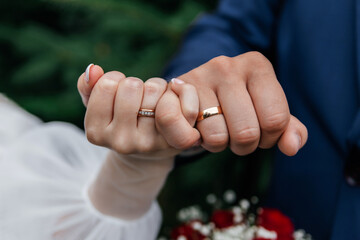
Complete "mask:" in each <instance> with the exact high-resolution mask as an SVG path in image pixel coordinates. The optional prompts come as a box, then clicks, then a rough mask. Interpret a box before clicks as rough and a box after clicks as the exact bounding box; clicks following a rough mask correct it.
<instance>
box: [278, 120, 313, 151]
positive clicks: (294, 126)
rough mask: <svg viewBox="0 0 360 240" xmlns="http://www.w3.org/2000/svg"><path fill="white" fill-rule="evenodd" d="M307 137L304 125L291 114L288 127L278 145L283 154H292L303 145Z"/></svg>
mask: <svg viewBox="0 0 360 240" xmlns="http://www.w3.org/2000/svg"><path fill="white" fill-rule="evenodd" d="M307 139H308V131H307V129H306V127H305V125H304V124H302V123H301V122H300V121H299V120H298V119H297V118H296V117H294V116H293V115H291V116H290V122H289V124H288V127H287V128H286V130H285V132H284V133H283V134H282V135H281V137H280V140H279V141H278V147H279V149H280V151H281V152H282V153H284V154H285V155H287V156H294V155H296V154H297V152H298V151H299V150H300V149H301V148H302V147H303V146H304V145H305V143H306V141H307Z"/></svg>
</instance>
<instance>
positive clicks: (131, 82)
mask: <svg viewBox="0 0 360 240" xmlns="http://www.w3.org/2000/svg"><path fill="white" fill-rule="evenodd" d="M124 85H125V87H127V88H130V89H135V90H139V89H141V88H142V87H143V85H144V82H143V81H142V80H141V79H139V78H136V77H127V78H126V79H125V81H124Z"/></svg>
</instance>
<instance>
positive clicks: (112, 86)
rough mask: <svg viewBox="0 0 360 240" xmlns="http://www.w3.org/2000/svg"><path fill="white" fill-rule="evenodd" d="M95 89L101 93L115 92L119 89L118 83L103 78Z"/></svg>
mask: <svg viewBox="0 0 360 240" xmlns="http://www.w3.org/2000/svg"><path fill="white" fill-rule="evenodd" d="M95 88H97V89H99V90H100V91H101V92H110V93H112V92H114V91H116V88H117V82H116V81H114V80H113V79H110V78H101V79H100V80H99V81H98V82H97V84H96V85H95Z"/></svg>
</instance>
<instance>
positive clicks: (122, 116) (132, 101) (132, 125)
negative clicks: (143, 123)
mask: <svg viewBox="0 0 360 240" xmlns="http://www.w3.org/2000/svg"><path fill="white" fill-rule="evenodd" d="M143 89H144V83H143V81H142V80H141V79H139V78H135V77H127V78H125V79H124V80H123V81H120V82H119V86H118V89H117V93H116V99H115V106H114V119H113V125H114V127H115V129H117V130H118V131H122V132H124V134H123V135H124V136H125V135H126V134H125V132H127V133H135V132H136V131H137V118H138V116H137V115H138V111H139V109H140V107H141V102H142V98H143V91H144V90H143Z"/></svg>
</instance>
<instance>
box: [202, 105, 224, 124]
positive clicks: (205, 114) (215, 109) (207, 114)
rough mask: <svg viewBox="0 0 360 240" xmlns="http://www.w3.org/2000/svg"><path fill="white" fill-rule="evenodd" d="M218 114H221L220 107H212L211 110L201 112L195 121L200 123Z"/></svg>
mask: <svg viewBox="0 0 360 240" xmlns="http://www.w3.org/2000/svg"><path fill="white" fill-rule="evenodd" d="M218 114H222V109H221V107H220V106H217V107H212V108H207V109H205V110H204V111H201V112H200V113H199V115H198V117H197V119H196V120H197V121H201V120H204V119H205V118H208V117H211V116H215V115H218Z"/></svg>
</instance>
